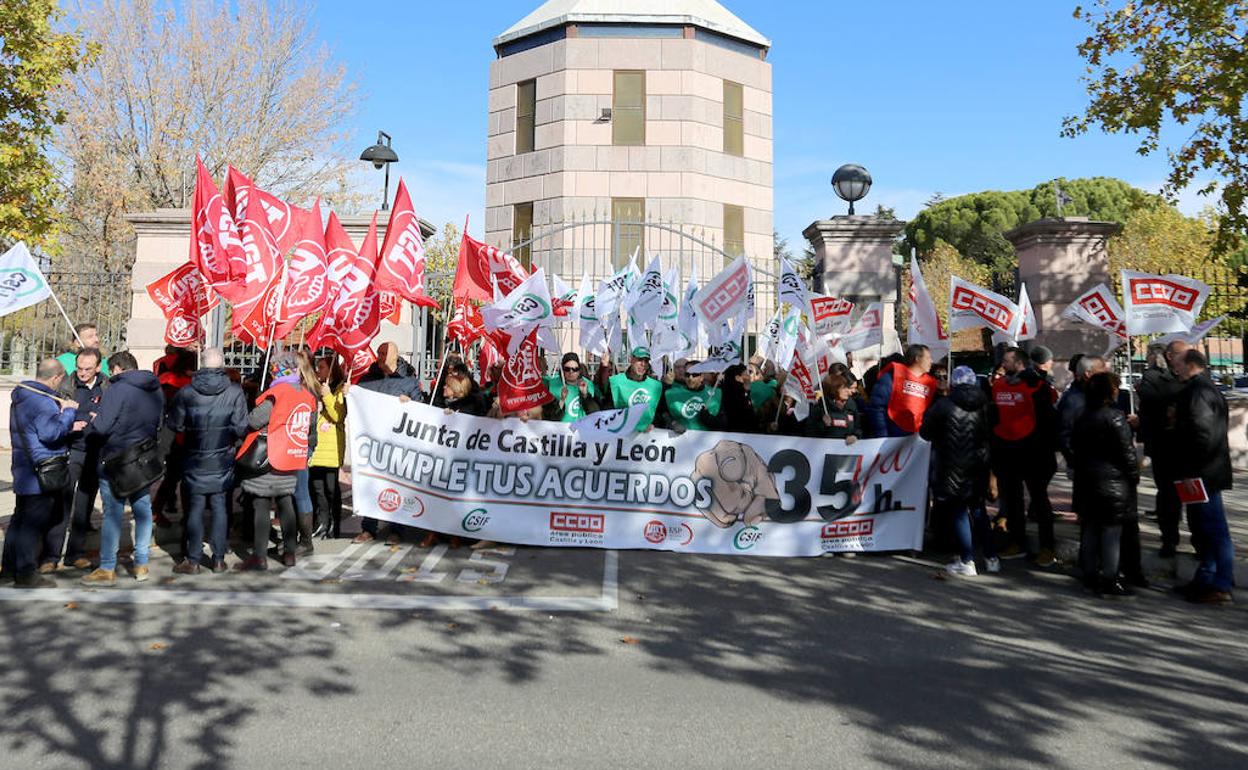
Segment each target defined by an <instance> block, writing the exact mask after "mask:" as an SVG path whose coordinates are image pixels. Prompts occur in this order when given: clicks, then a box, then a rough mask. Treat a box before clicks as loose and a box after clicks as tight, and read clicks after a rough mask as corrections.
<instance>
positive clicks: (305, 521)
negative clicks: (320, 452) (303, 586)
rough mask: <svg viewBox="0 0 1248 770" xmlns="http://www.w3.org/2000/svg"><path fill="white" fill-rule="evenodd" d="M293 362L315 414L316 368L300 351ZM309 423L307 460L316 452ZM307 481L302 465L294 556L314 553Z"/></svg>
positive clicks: (318, 388) (297, 488) (318, 393)
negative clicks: (296, 363)
mask: <svg viewBox="0 0 1248 770" xmlns="http://www.w3.org/2000/svg"><path fill="white" fill-rule="evenodd" d="M295 360H296V361H297V362H298V364H299V384H300V386H302V387H303V389H304V390H306V391H307V392H308V396H309V397H310V398H311V399H312V404H313V407H312V411H313V412H314V413H315V412H316V411H317V408H316V404H317V403H318V401H319V400H320V397H321V382H320V380H318V379H317V377H316V368H315V367H313V366H312V359H311V357H309V356H308V354H307V353H306V352H304V351H302V350H300V351H299V352H298V353H296V354H295ZM311 422H312V421H311V420H309V425H308V444H307V455H306V456H307V457H309V458H310V457H311V456H312V455H313V453H315V452H316V442H317V431H316V430H315V429H314V426H313V425H312V424H311ZM308 479H309V470H308V465H307V463H304V466H303V467H302V468H300V469H299V470H297V471H295V522H296V524H297V526H298V530H299V542H298V545H297V546H296V547H295V555H296V556H311V555H312V553H313V552H314V551H315V548H314V546H313V545H312V515H313V514H312V512H313V506H312V490H311V485H310V483H309V480H308Z"/></svg>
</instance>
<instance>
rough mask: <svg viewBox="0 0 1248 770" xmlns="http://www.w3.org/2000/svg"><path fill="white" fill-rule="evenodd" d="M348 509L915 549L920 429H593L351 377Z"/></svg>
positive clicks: (648, 533) (557, 536)
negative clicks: (799, 436) (858, 436)
mask: <svg viewBox="0 0 1248 770" xmlns="http://www.w3.org/2000/svg"><path fill="white" fill-rule="evenodd" d="M347 398H348V414H349V415H350V417H349V419H348V431H349V435H350V454H349V460H350V462H351V464H352V479H353V484H354V497H353V501H354V502H353V506H354V509H355V512H356V513H357V514H359V515H361V516H369V517H374V518H378V519H384V520H386V521H391V522H395V523H399V524H406V525H410V526H415V527H420V528H422V529H427V530H432V531H435V532H442V533H445V534H454V535H461V536H470V537H477V538H481V539H484V540H494V541H498V542H505V543H517V544H527V545H538V546H571V547H595V548H636V549H655V550H670V551H686V552H690V553H719V554H756V555H762V556H818V555H820V554H822V553H827V552H838V551H890V550H911V549H918V548H920V547H921V546H922V542H923V520H924V509H925V506H926V501H927V475H928V461H929V454H930V447H929V445H928V444H927V443H926V442H924V441H923V440H922V439H920V438H918V437H917V436H911V437H907V438H901V439H867V440H862V441H858V442H856V443H854V444H852V445H846V444H845V442H843V441H836V440H830V439H809V440H805V441H803V442H802V443H801V446H800V447H798V446H795V445H794V443H793V440H792V439H791V438H787V437H782V436H760V435H743V434H733V433H715V432H709V431H687V432H685V433H683V434H680V435H676V434H674V433H669V432H668V431H662V430H654V431H650V432H647V433H637V434H632V435H627V436H625V435H617V436H614V437H597V436H594V435H586V434H585V433H582V434H578V433H576V432H574V431H573V430H572V427H571V425H570V424H568V423H551V422H540V421H536V420H531V421H528V422H523V421H521V420H517V419H507V420H494V419H487V418H481V417H472V416H469V415H465V414H458V413H452V414H446V413H444V411H443V410H441V409H437V408H433V407H429V406H427V405H424V404H419V403H416V402H408V403H400V402H399V401H398V400H397V399H395V398H393V397H390V396H386V395H383V394H378V393H372V392H370V391H365V390H361V389H358V388H352V389H351V390H350V391H349V394H348V397H347Z"/></svg>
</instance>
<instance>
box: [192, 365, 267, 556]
mask: <svg viewBox="0 0 1248 770" xmlns="http://www.w3.org/2000/svg"><path fill="white" fill-rule="evenodd" d="M200 364H201V367H200V369H199V371H197V372H195V374H193V375H192V376H191V382H190V385H188V386H187V387H184V388H182V389H181V390H180V391H178V394H177V395H176V396H174V399H173V409H172V410H171V411H170V416H169V424H170V427H171V428H172V429H173V430H174V431H177V432H178V433H180V434H181V435H182V436H183V446H184V447H185V450H186V459H185V462H184V465H183V479H182V483H183V484H184V485H185V487H186V490H187V492H188V494H189V498H190V499H189V501H188V505H187V510H186V521H185V527H186V533H185V541H186V542H185V552H184V557H183V559H182V561H181V562H179V563H178V564H177V565H176V566H175V567H174V568H173V571H174V572H176V573H178V574H181V575H194V574H197V573H198V572H199V571H200V561H201V559H202V558H203V554H204V514H205V512H207V513H208V517H209V518H208V539H209V542H210V544H211V546H212V561H211V562H210V565H211V569H212V571H213V572H214V573H221V572H224V571H225V568H226V565H225V554H226V552H227V550H228V543H227V542H226V532H227V529H228V526H229V521H228V519H227V517H226V499H227V498H228V497H229V496H230V495H231V494H232V493H233V489H234V450H235V447H236V446H237V444H238V440H239V439H241V438H243V436H245V435H246V434H247V430H248V425H247V398H246V396H244V395H243V389H242V388H241V387H239V386H238V385H236V384H234V383H233V382H230V379H229V377H227V376H226V374H225V355H224V354H223V353H222V352H221V350H220V349H219V348H208V349H207V350H205V351H204V353H203V356H202V357H201V359H200ZM266 531H267V529H266Z"/></svg>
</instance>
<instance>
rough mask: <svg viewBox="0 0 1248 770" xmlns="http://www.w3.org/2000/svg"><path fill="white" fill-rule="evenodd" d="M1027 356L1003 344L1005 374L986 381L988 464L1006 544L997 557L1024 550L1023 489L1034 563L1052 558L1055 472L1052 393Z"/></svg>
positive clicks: (1043, 564) (1045, 563) (1049, 561)
mask: <svg viewBox="0 0 1248 770" xmlns="http://www.w3.org/2000/svg"><path fill="white" fill-rule="evenodd" d="M1027 364H1028V358H1027V354H1026V353H1024V352H1023V351H1022V350H1020V349H1019V348H1006V350H1005V352H1004V353H1003V354H1002V357H1001V366H1002V367H1003V368H1004V370H1005V376H1003V377H998V378H997V379H996V380H994V381H993V383H992V466H993V472H994V473H995V474H996V476H997V486H998V488H999V489H1000V496H1001V506H1002V507H1003V508H1004V509H1005V516H1006V526H1007V528H1008V529H1009V532H1010V544H1009V545H1008V546H1007V547H1006V548H1005V550H1004V551H1002V552H1001V554H1000V556H1001V558H1003V559H1011V558H1018V557H1020V556H1023V555H1025V554H1028V553H1030V548H1029V547H1028V541H1027V516H1026V514H1024V508H1023V487H1026V488H1027V495H1028V496H1029V497H1030V498H1031V505H1030V508H1028V509H1027V513H1028V514H1030V516H1031V518H1032V519H1035V521H1036V522H1037V523H1038V524H1039V527H1040V550H1039V551H1038V552H1037V553H1036V554H1035V562H1036V566H1039V567H1051V566H1052V565H1053V564H1054V563H1055V562H1056V561H1057V555H1056V552H1055V547H1056V541H1055V540H1054V538H1053V506H1052V505H1051V504H1050V503H1049V481H1051V480H1052V479H1053V474H1054V473H1055V472H1056V471H1057V454H1056V452H1057V430H1056V427H1057V410H1056V408H1055V404H1056V403H1057V393H1056V391H1054V390H1053V386H1052V385H1050V384H1049V383H1048V380H1047V379H1045V377H1044V375H1042V374H1040V373H1039V372H1037V371H1036V370H1034V369H1032V368H1030V367H1029V366H1028V365H1027Z"/></svg>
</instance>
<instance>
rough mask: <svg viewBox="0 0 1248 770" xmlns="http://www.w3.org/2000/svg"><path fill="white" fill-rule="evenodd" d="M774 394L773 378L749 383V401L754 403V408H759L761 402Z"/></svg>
mask: <svg viewBox="0 0 1248 770" xmlns="http://www.w3.org/2000/svg"><path fill="white" fill-rule="evenodd" d="M775 395H776V381H775V380H759V381H757V382H751V383H750V403H751V404H753V405H754V409H755V410H758V409H761V408H762V407H763V404H765V403H767V402H768V401H770V400H771V399H772V398H773V397H774V396H775Z"/></svg>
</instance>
